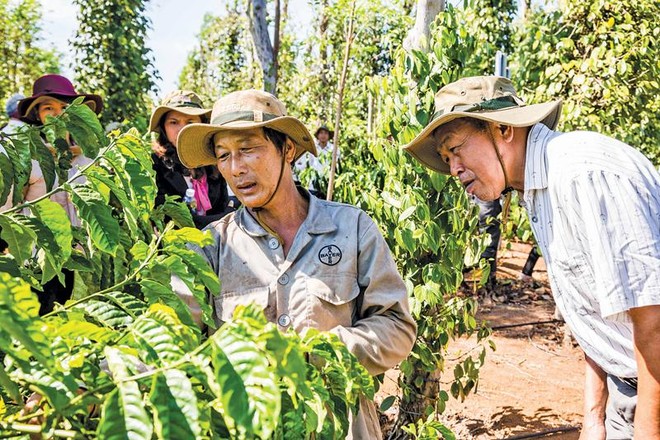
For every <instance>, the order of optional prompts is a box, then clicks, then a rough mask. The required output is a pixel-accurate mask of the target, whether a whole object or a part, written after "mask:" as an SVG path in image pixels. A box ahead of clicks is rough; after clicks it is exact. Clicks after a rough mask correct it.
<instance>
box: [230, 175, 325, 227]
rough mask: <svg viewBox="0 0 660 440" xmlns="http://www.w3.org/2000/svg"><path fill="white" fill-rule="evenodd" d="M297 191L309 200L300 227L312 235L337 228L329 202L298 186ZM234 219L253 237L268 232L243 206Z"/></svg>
mask: <svg viewBox="0 0 660 440" xmlns="http://www.w3.org/2000/svg"><path fill="white" fill-rule="evenodd" d="M298 191H299V192H300V193H301V194H302V196H303V197H305V198H306V199H308V200H309V210H308V211H307V218H306V219H305V221H304V222H303V224H302V225H301V226H300V227H301V228H304V229H306V230H307V232H308V233H309V234H313V235H319V234H327V233H329V232H333V231H335V230H337V225H336V224H335V223H334V222H333V221H332V215H331V213H330V212H329V211H328V209H329V207H330V202H327V201H325V200H321V199H319V198H317V197H315V196H313V195H311V194H310V193H309V192H308V191H307V190H305V189H303V188H301V187H298ZM235 221H236V224H237V225H238V227H239V228H241V229H243V230H244V231H245V232H246V233H247V234H248V235H251V236H253V237H264V236H267V235H268V232H267V231H266V230H265V229H264V228H263V227H262V226H261V225H260V224H259V222H258V221H257V219H256V218H254V216H253V215H252V214H251V213H250V212H249V211H248V210H247V208H245V207H241V208H240V209H239V210H238V211H237V212H236V217H235Z"/></svg>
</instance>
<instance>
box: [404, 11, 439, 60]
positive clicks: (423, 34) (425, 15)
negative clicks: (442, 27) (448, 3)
mask: <svg viewBox="0 0 660 440" xmlns="http://www.w3.org/2000/svg"><path fill="white" fill-rule="evenodd" d="M444 10H445V0H417V14H416V16H415V25H414V26H413V28H412V29H411V30H410V32H408V36H407V37H406V39H405V40H404V42H403V47H404V48H405V49H406V50H426V49H428V42H429V37H430V34H431V24H433V20H435V17H436V16H437V15H438V14H439V13H440V12H442V11H444Z"/></svg>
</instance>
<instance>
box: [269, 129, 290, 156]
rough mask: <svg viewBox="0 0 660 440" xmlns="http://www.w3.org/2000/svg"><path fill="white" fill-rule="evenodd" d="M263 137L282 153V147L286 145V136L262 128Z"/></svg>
mask: <svg viewBox="0 0 660 440" xmlns="http://www.w3.org/2000/svg"><path fill="white" fill-rule="evenodd" d="M264 136H265V137H266V139H268V140H269V141H271V142H272V143H273V144H275V146H276V147H277V149H278V150H279V152H280V153H282V152H283V151H284V146H285V145H286V140H287V138H288V136H287V135H286V134H284V133H282V132H281V131H277V130H274V129H272V128H269V127H264Z"/></svg>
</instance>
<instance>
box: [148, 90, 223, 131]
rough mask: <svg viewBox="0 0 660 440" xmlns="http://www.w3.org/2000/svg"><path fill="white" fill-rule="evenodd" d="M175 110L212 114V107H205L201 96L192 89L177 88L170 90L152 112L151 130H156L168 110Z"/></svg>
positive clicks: (207, 115)
mask: <svg viewBox="0 0 660 440" xmlns="http://www.w3.org/2000/svg"><path fill="white" fill-rule="evenodd" d="M170 111H175V112H179V113H183V114H185V115H190V116H204V117H205V118H208V117H209V115H210V114H211V109H210V108H204V104H203V103H202V100H201V98H200V97H199V96H198V95H197V93H195V92H191V91H190V90H175V91H173V92H170V93H169V94H168V95H167V96H166V97H165V98H164V99H163V101H162V102H161V103H160V105H159V106H158V107H156V108H155V109H154V111H153V112H152V113H151V118H150V119H149V131H156V130H157V129H158V124H160V120H161V119H162V118H163V116H165V114H166V113H167V112H170Z"/></svg>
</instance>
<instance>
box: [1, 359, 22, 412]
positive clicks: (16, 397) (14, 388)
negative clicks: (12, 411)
mask: <svg viewBox="0 0 660 440" xmlns="http://www.w3.org/2000/svg"><path fill="white" fill-rule="evenodd" d="M0 386H2V388H3V389H4V390H5V391H6V392H7V393H8V394H9V396H10V397H11V398H12V400H13V401H14V403H16V404H21V403H23V397H22V396H21V392H20V390H19V389H18V385H16V382H14V381H13V380H12V379H11V378H10V377H9V376H8V375H7V372H6V371H5V366H4V363H2V362H0Z"/></svg>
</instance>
